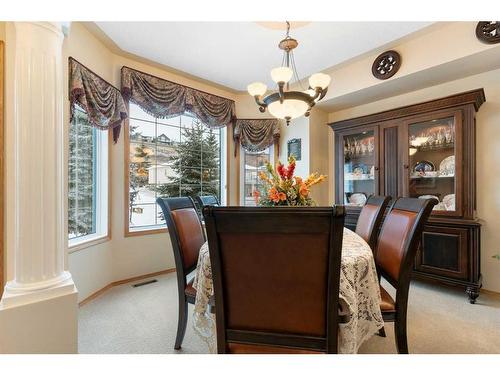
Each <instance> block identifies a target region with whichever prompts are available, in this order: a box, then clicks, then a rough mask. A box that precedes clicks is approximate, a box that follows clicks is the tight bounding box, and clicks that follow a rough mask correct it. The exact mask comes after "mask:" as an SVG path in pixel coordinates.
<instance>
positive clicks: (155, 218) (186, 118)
mask: <svg viewBox="0 0 500 375" xmlns="http://www.w3.org/2000/svg"><path fill="white" fill-rule="evenodd" d="M136 111H137V108H136ZM139 118H146V117H145V116H142V115H140V114H137V113H136V120H133V121H132V120H131V124H133V127H131V128H130V153H129V155H130V157H129V173H130V184H129V189H130V190H129V196H130V201H129V207H131V208H130V213H131V214H130V218H131V220H130V227H131V228H133V227H139V226H141V227H147V226H152V225H161V224H164V223H165V221H164V219H163V217H162V215H161V212H160V211H158V209H157V208H156V209H155V212H156V214H147V213H145V212H146V211H147V207H146V206H147V205H149V204H151V205H152V206H154V202H155V200H156V198H157V197H179V196H192V197H194V196H196V195H202V194H203V195H207V194H213V195H216V196H217V197H218V198H219V199H220V193H221V170H220V162H221V161H220V153H221V150H220V144H221V131H220V130H219V129H209V128H208V127H207V126H205V125H204V124H203V123H202V122H201V121H199V120H198V119H197V118H196V117H193V116H191V115H182V116H177V117H173V118H169V119H153V120H151V119H148V120H147V121H142V120H139ZM144 147H146V148H149V149H151V150H146V152H144V150H143V148H144ZM133 209H135V211H134V210H133ZM139 229H140V228H139ZM145 229H147V228H145Z"/></svg>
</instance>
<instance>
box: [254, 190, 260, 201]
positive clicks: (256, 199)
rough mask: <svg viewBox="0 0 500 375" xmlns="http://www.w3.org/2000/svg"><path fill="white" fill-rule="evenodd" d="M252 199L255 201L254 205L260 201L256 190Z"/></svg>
mask: <svg viewBox="0 0 500 375" xmlns="http://www.w3.org/2000/svg"><path fill="white" fill-rule="evenodd" d="M253 199H255V204H259V199H260V193H259V191H258V190H255V191H254V192H253Z"/></svg>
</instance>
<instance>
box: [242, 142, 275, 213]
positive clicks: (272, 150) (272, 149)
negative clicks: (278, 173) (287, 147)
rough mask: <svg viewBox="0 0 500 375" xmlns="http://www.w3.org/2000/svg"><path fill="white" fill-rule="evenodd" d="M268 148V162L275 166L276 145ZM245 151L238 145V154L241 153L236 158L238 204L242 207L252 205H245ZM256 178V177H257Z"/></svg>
mask: <svg viewBox="0 0 500 375" xmlns="http://www.w3.org/2000/svg"><path fill="white" fill-rule="evenodd" d="M267 149H269V157H270V163H271V165H272V166H276V162H277V150H276V146H275V145H274V144H272V145H271V146H269V147H267ZM246 153H247V151H246V150H245V149H244V148H243V146H241V145H240V150H239V154H240V155H241V156H240V157H239V160H238V169H239V170H240V173H239V181H238V184H239V189H238V191H239V194H238V204H239V205H240V206H242V207H252V206H245V198H246V197H245V155H246ZM257 178H258V177H257Z"/></svg>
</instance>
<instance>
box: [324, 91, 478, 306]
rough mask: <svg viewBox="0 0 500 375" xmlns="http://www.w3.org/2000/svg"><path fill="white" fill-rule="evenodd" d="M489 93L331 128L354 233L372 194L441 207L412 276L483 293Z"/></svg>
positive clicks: (339, 193) (340, 198) (342, 197)
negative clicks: (479, 141) (481, 209)
mask: <svg viewBox="0 0 500 375" xmlns="http://www.w3.org/2000/svg"><path fill="white" fill-rule="evenodd" d="M484 101H485V96H484V91H483V90H482V89H478V90H473V91H469V92H464V93H460V94H456V95H452V96H448V97H446V98H441V99H437V100H432V101H429V102H424V103H419V104H414V105H410V106H407V107H402V108H397V109H394V110H389V111H385V112H380V113H376V114H372V115H367V116H363V117H357V118H353V119H348V120H343V121H338V122H333V123H331V124H329V125H330V126H331V127H332V129H333V131H334V133H335V169H336V171H335V172H336V173H335V176H336V182H335V200H336V203H339V204H344V205H346V206H347V216H346V221H345V222H346V226H348V227H351V228H354V227H355V225H356V222H357V219H358V216H359V212H360V211H361V207H362V206H363V205H364V203H365V201H366V198H367V197H368V196H369V195H371V194H377V195H390V196H392V197H400V196H403V197H415V198H422V199H425V198H431V199H434V200H435V201H436V206H435V207H434V210H433V214H432V216H431V218H430V219H429V221H428V223H427V225H426V226H425V229H424V232H423V234H422V242H421V245H420V248H419V251H418V252H417V256H416V259H415V266H414V271H413V276H414V277H415V278H419V279H424V280H430V281H437V282H442V283H446V284H451V285H454V286H460V287H463V288H465V290H466V293H467V295H468V297H469V301H470V302H471V303H474V302H475V300H476V298H477V297H478V296H479V290H480V288H481V273H480V229H481V224H480V222H479V220H478V219H477V217H476V215H475V206H476V158H475V153H476V140H475V127H476V121H475V113H476V112H477V111H478V110H479V108H480V106H481V105H482V103H483V102H484Z"/></svg>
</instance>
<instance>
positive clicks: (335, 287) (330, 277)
mask: <svg viewBox="0 0 500 375" xmlns="http://www.w3.org/2000/svg"><path fill="white" fill-rule="evenodd" d="M203 215H204V218H205V225H206V228H207V235H208V243H209V248H210V261H211V264H212V276H213V281H214V294H215V307H216V327H217V350H218V352H219V353H226V352H237V351H236V349H235V348H236V347H238V346H240V348H241V346H245V345H246V346H249V345H250V347H254V348H257V349H256V350H257V352H268V350H266V349H265V348H269V347H274V348H278V350H279V348H281V350H282V349H283V348H286V350H291V351H293V350H312V351H320V352H321V351H324V352H329V353H335V352H337V329H338V306H339V305H338V303H339V284H340V260H341V253H342V236H343V225H344V207H343V206H334V207H302V208H293V207H273V208H265V207H213V206H206V207H204V208H203ZM252 345H253V346H252ZM255 345H257V346H255ZM259 348H260V349H259Z"/></svg>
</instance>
